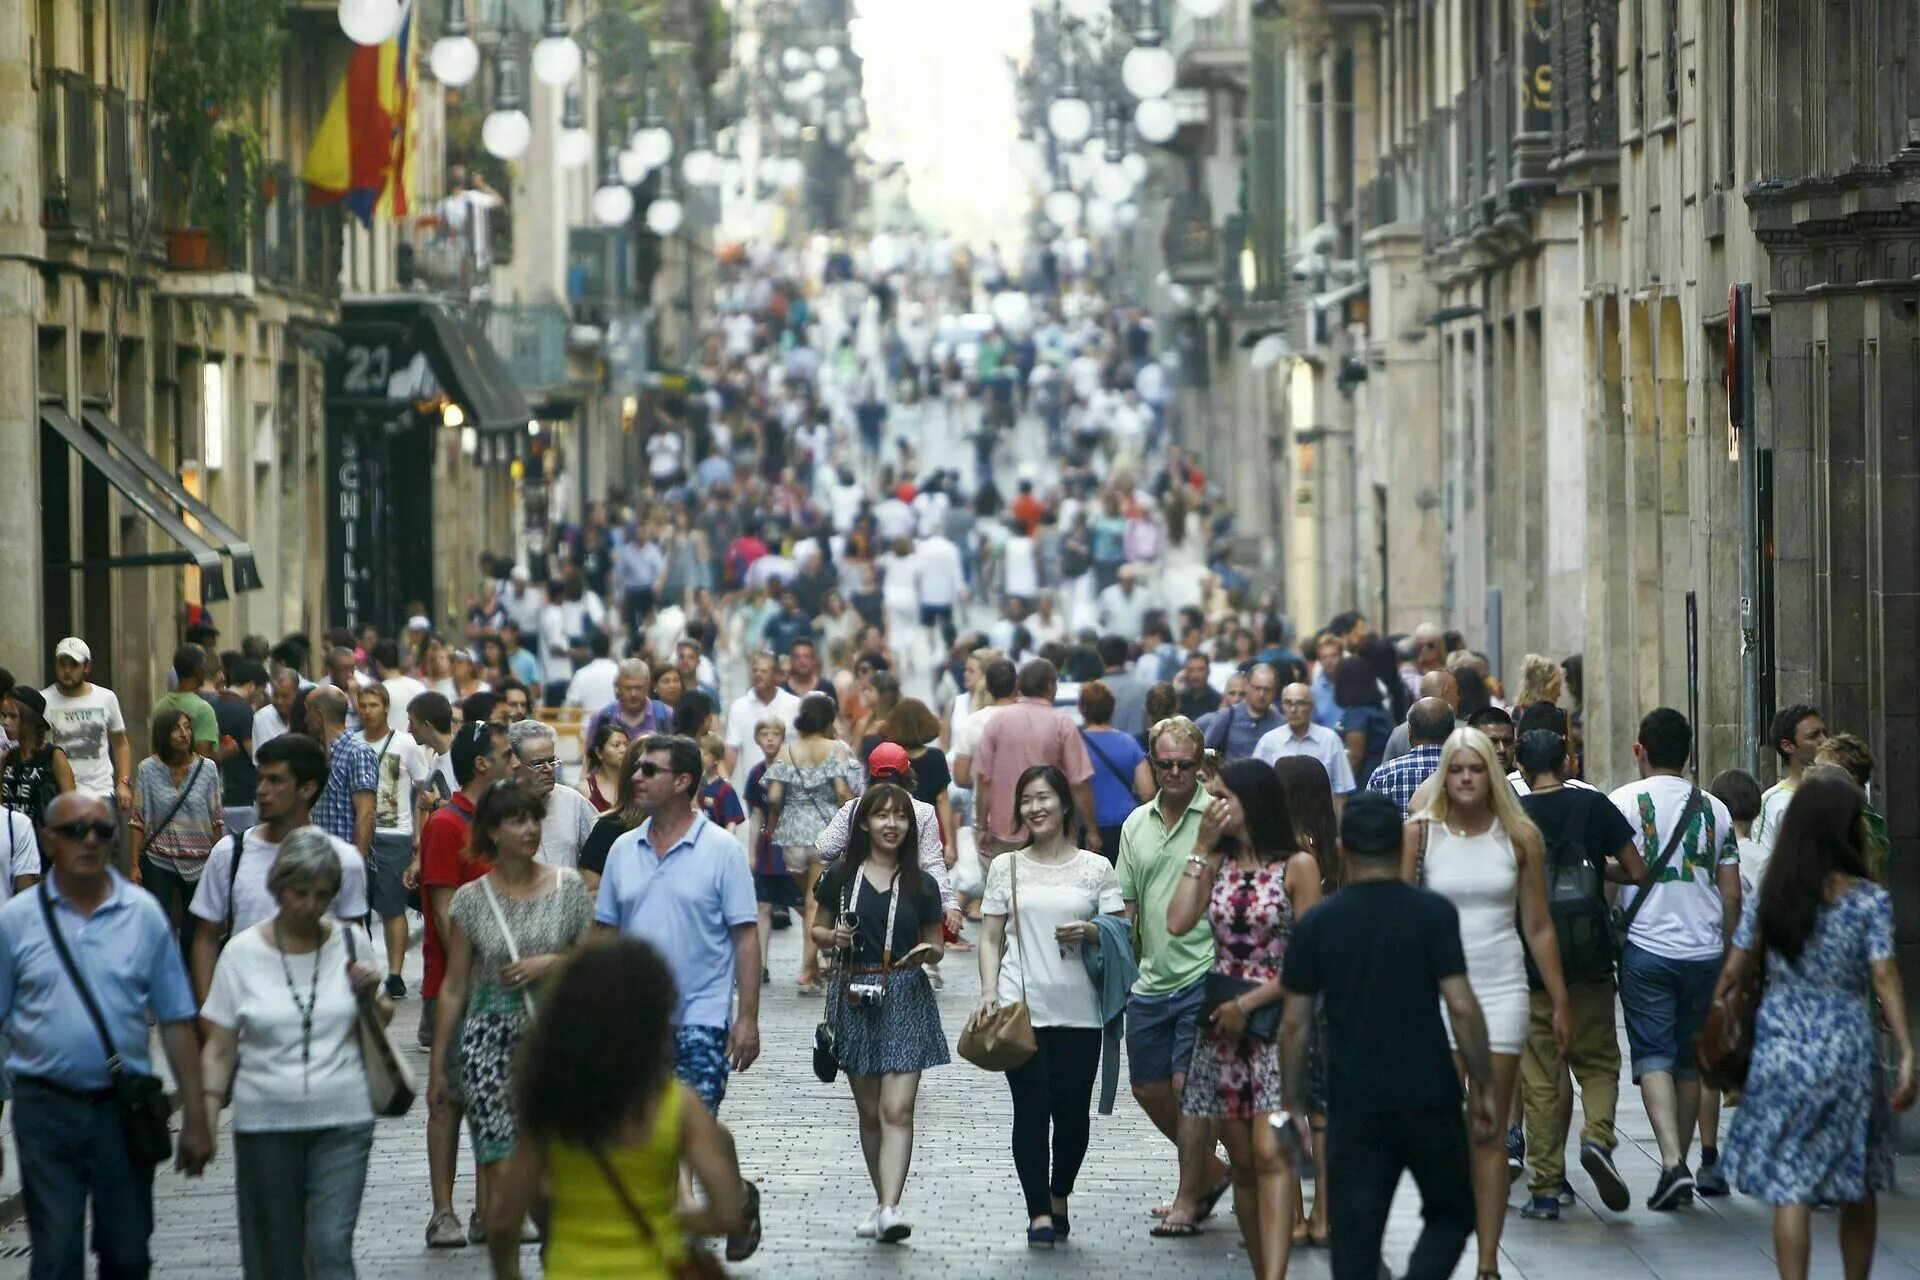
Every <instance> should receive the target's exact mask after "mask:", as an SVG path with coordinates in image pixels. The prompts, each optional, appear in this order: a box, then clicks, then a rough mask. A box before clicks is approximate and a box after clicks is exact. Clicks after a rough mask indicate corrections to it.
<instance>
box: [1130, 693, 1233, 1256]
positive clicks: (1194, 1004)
mask: <svg viewBox="0 0 1920 1280" xmlns="http://www.w3.org/2000/svg"><path fill="white" fill-rule="evenodd" d="M1149 732H1150V733H1151V734H1152V735H1153V736H1152V738H1151V740H1150V742H1149V744H1148V745H1149V747H1150V751H1149V753H1148V757H1147V758H1148V760H1149V762H1150V763H1151V764H1152V766H1153V776H1154V780H1155V781H1156V782H1157V783H1159V790H1158V792H1156V793H1155V795H1154V797H1153V799H1152V800H1150V801H1148V802H1147V803H1146V804H1143V805H1141V806H1140V807H1139V808H1138V809H1135V810H1134V811H1133V814H1132V815H1131V816H1130V817H1129V818H1128V819H1127V820H1126V823H1125V824H1124V825H1123V826H1122V827H1121V828H1120V857H1119V860H1118V862H1117V864H1116V866H1115V871H1116V872H1117V873H1118V875H1119V878H1120V896H1121V898H1122V899H1123V900H1124V901H1125V902H1126V911H1127V917H1128V918H1129V919H1131V920H1133V921H1134V922H1135V924H1136V925H1137V926H1138V929H1139V936H1140V974H1139V977H1138V978H1137V979H1136V980H1135V981H1134V984H1133V994H1132V995H1131V997H1130V998H1129V999H1128V1000H1127V1069H1128V1074H1129V1076H1130V1078H1131V1083H1132V1085H1133V1096H1134V1099H1135V1100H1136V1101H1137V1102H1139V1104H1140V1109H1141V1110H1142V1111H1145V1112H1146V1113H1147V1116H1148V1118H1149V1119H1151V1120H1152V1121H1153V1123H1154V1126H1155V1127H1156V1128H1158V1129H1159V1130H1160V1132H1161V1133H1163V1134H1165V1135H1166V1136H1167V1137H1168V1138H1169V1139H1171V1140H1172V1141H1173V1143H1174V1145H1175V1146H1176V1147H1177V1148H1178V1149H1179V1153H1180V1185H1179V1188H1178V1190H1177V1191H1175V1193H1174V1197H1173V1202H1172V1203H1171V1204H1169V1205H1168V1206H1166V1208H1165V1210H1164V1213H1163V1220H1162V1221H1161V1222H1160V1224H1159V1225H1158V1226H1156V1227H1154V1228H1153V1234H1154V1235H1156V1236H1159V1237H1162V1238H1168V1237H1172V1238H1182V1237H1186V1236H1191V1235H1193V1234H1194V1233H1195V1232H1196V1231H1197V1230H1198V1225H1199V1223H1200V1222H1202V1221H1203V1220H1204V1219H1206V1218H1207V1217H1208V1216H1209V1215H1211V1214H1212V1212H1213V1206H1214V1205H1215V1204H1216V1203H1217V1202H1218V1201H1219V1199H1220V1197H1221V1196H1222V1195H1224V1194H1226V1192H1227V1191H1228V1190H1229V1189H1230V1188H1231V1187H1232V1185H1233V1180H1232V1178H1231V1177H1230V1176H1229V1175H1228V1173H1227V1166H1226V1165H1225V1163H1224V1162H1222V1161H1221V1160H1220V1159H1219V1158H1218V1157H1216V1156H1215V1155H1214V1154H1213V1126H1212V1123H1211V1122H1210V1121H1209V1120H1207V1119H1206V1118H1205V1117H1204V1116H1189V1115H1186V1114H1184V1113H1183V1112H1182V1111H1181V1109H1180V1094H1181V1092H1182V1090H1184V1089H1185V1087H1186V1077H1187V1064H1188V1062H1189V1061H1190V1060H1191V1059H1192V1057H1193V1042H1194V1037H1195V1035H1196V1034H1197V1033H1198V1030H1199V1021H1200V1010H1201V1006H1202V1005H1203V1004H1204V1003H1205V995H1206V982H1207V971H1208V970H1210V969H1211V968H1213V930H1212V926H1211V925H1209V924H1208V923H1207V921H1206V920H1205V919H1204V918H1203V919H1202V920H1201V921H1200V922H1199V923H1197V924H1196V925H1194V927H1193V928H1191V929H1189V930H1188V931H1187V932H1185V933H1180V934H1176V933H1171V932H1169V931H1168V929H1167V907H1168V906H1169V905H1170V904H1171V903H1172V901H1173V894H1174V890H1176V889H1177V888H1179V885H1180V878H1181V876H1182V875H1184V874H1185V873H1186V870H1187V859H1188V858H1189V857H1190V856H1192V854H1193V845H1194V840H1195V838H1196V837H1198V836H1199V834H1200V817H1201V815H1202V814H1203V813H1205V812H1206V808H1207V803H1208V801H1209V800H1210V799H1211V798H1212V797H1210V796H1209V795H1208V794H1207V792H1206V791H1205V789H1204V788H1202V787H1201V785H1200V774H1201V769H1202V768H1203V766H1204V765H1205V762H1206V751H1205V748H1204V747H1203V745H1202V743H1201V738H1200V730H1199V728H1198V727H1197V726H1195V724H1194V723H1193V721H1191V720H1188V719H1187V718H1186V717H1184V716H1175V717H1173V718H1172V719H1168V720H1162V721H1161V722H1160V723H1159V724H1156V725H1154V726H1153V728H1152V729H1151V730H1150V731H1149ZM1156 1212H1159V1211H1156Z"/></svg>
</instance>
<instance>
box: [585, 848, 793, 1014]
mask: <svg viewBox="0 0 1920 1280" xmlns="http://www.w3.org/2000/svg"><path fill="white" fill-rule="evenodd" d="M652 830H653V819H651V818H649V819H647V820H646V821H645V822H643V823H641V824H640V826H639V827H638V828H637V829H635V830H633V831H629V832H627V833H626V834H625V835H623V836H621V837H620V838H619V839H618V840H615V841H614V842H613V848H612V849H610V850H608V851H607V870H606V874H605V876H603V877H602V878H601V881H600V901H599V905H598V907H597V908H596V909H595V912H594V919H596V920H598V921H599V922H600V923H601V924H605V925H613V926H615V927H617V928H618V929H619V930H620V932H621V933H624V934H625V935H626V936H627V937H629V938H638V939H639V940H640V941H642V942H649V943H652V944H653V945H654V946H655V947H657V948H659V950H660V954H661V955H662V956H664V957H665V958H666V961H667V967H668V968H669V969H671V970H673V981H674V984H675V985H676V986H678V987H679V989H680V1016H679V1017H678V1018H677V1019H676V1022H677V1023H678V1024H679V1025H682V1026H688V1027H726V1026H730V1025H732V1023H733V977H734V965H733V930H734V929H735V928H736V927H738V926H740V925H743V924H744V925H751V924H753V923H754V922H755V921H756V920H757V919H758V918H759V908H758V907H757V905H756V904H755V902H754V898H753V872H752V870H751V868H749V867H748V865H747V855H746V853H745V851H744V850H742V849H741V847H740V842H739V841H738V840H736V839H734V838H733V837H732V836H731V835H729V834H728V833H727V832H726V830H725V829H724V828H722V827H718V826H715V825H714V824H713V823H711V822H709V821H708V820H707V817H706V815H705V814H702V813H696V814H694V816H693V825H692V826H690V827H688V828H687V833H686V834H685V835H683V836H681V837H680V839H679V841H678V842H677V843H676V844H675V845H674V846H673V847H672V848H670V849H668V850H667V851H666V853H665V855H664V856H657V855H656V854H655V852H654V847H653V842H652V840H651V838H650V836H651V833H652Z"/></svg>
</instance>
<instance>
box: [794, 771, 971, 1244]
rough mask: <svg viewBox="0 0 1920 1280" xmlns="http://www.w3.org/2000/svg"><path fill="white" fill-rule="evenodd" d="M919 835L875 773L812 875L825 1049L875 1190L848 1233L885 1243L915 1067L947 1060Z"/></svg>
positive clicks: (909, 1151) (933, 904) (904, 799)
mask: <svg viewBox="0 0 1920 1280" xmlns="http://www.w3.org/2000/svg"><path fill="white" fill-rule="evenodd" d="M919 847H920V840H919V832H918V829H917V823H916V821H915V819H914V815H913V797H912V796H910V795H908V794H907V792H906V791H905V790H904V789H902V788H901V787H898V786H895V785H893V784H892V783H888V782H883V783H878V784H876V785H875V786H873V787H870V788H869V789H868V790H867V793H866V795H865V796H863V797H862V798H861V800H860V805H859V807H858V808H857V809H855V810H854V815H853V833H852V836H851V838H850V839H849V840H848V841H847V852H846V855H845V856H844V857H842V858H840V859H839V860H838V861H836V862H835V863H834V864H833V867H832V869H831V870H829V871H828V872H827V874H826V875H824V876H822V877H821V878H820V881H819V883H818V884H817V885H816V886H815V887H814V901H815V903H816V904H817V906H818V911H817V912H816V913H815V915H814V918H813V925H812V933H813V941H814V942H815V943H816V944H818V945H819V946H820V947H822V948H827V949H833V950H836V951H839V952H840V953H841V955H842V957H843V958H842V962H841V964H840V965H837V966H836V967H835V970H834V982H833V986H832V988H831V989H830V990H829V992H828V1002H829V1003H828V1008H827V1017H828V1021H829V1022H830V1023H832V1025H833V1027H834V1058H835V1059H836V1060H837V1061H838V1062H839V1064H840V1069H841V1070H843V1071H845V1072H846V1073H847V1084H848V1086H849V1087H850V1088H851V1089H852V1090H853V1103H854V1106H855V1107H856V1108H857V1109H858V1110H859V1113H860V1149H861V1152H862V1154H863V1155H865V1157H866V1161H867V1176H868V1177H869V1178H871V1179H872V1180H873V1190H874V1194H875V1196H876V1197H877V1203H876V1204H875V1205H874V1208H873V1211H872V1212H870V1213H869V1214H868V1215H867V1216H866V1218H865V1219H863V1220H862V1221H861V1223H860V1225H859V1226H858V1227H856V1228H855V1230H854V1234H855V1235H858V1236H860V1237H861V1238H863V1239H868V1240H876V1239H877V1240H881V1241H885V1242H886V1243H888V1244H897V1243H898V1242H900V1241H902V1240H905V1239H906V1238H907V1237H908V1236H909V1235H911V1234H912V1233H913V1227H912V1225H911V1224H909V1223H908V1221H907V1219H906V1218H905V1217H904V1216H903V1215H902V1214H901V1212H900V1196H901V1193H902V1191H903V1190H904V1189H905V1187H906V1182H907V1167H908V1165H909V1164H911V1163H912V1161H913V1108H914V1101H915V1099H916V1098H917V1097H918V1095H919V1092H920V1073H921V1072H922V1071H924V1070H926V1069H927V1068H928V1067H937V1066H942V1065H944V1064H945V1063H946V1062H948V1061H949V1059H948V1056H947V1037H946V1033H945V1032H944V1031H942V1030H941V1028H940V1008H939V1006H938V1005H937V1004H935V1003H934V998H933V988H932V986H931V985H929V983H928V982H927V975H926V972H925V971H924V969H922V967H921V966H923V965H929V964H937V963H938V962H939V960H940V955H941V953H942V951H943V950H944V949H945V948H944V946H943V944H942V942H941V929H940V926H941V921H942V912H941V908H940V890H939V887H938V886H937V885H936V884H935V883H934V880H933V877H932V876H930V875H928V874H927V873H926V872H925V871H923V870H921V869H920V867H919V865H918V863H917V862H916V861H915V860H914V851H915V850H917V849H918V848H919ZM903 850H904V851H906V856H905V857H904V858H903V857H902V851H903Z"/></svg>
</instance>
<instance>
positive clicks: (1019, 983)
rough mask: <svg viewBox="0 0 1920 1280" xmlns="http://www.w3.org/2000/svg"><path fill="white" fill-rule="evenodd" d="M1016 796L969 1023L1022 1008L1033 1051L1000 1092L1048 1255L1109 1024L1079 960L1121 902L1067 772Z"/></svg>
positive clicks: (984, 912) (995, 868)
mask: <svg viewBox="0 0 1920 1280" xmlns="http://www.w3.org/2000/svg"><path fill="white" fill-rule="evenodd" d="M1013 795H1014V811H1015V813H1016V814H1018V815H1019V819H1020V824H1021V825H1022V826H1024V827H1025V828H1026V830H1027V845H1026V847H1025V848H1023V849H1016V850H1013V851H1012V852H1010V853H1004V854H1001V855H1000V856H999V857H997V858H995V859H994V860H993V862H992V864H991V865H990V867H989V868H988V871H987V890H986V897H985V898H983V899H982V900H981V904H980V920H981V933H980V943H979V949H980V991H981V996H980V1006H979V1008H978V1009H977V1010H975V1012H974V1014H973V1017H972V1018H971V1019H970V1020H969V1022H970V1023H971V1022H973V1021H978V1020H979V1019H980V1018H982V1017H985V1016H986V1015H988V1014H990V1013H992V1012H993V1011H994V1009H996V1008H997V1007H998V1006H999V1005H1001V1004H1010V1003H1013V1002H1015V1001H1023V1002H1025V1004H1026V1006H1027V1016H1028V1018H1029V1019H1030V1020H1031V1022H1032V1024H1033V1032H1034V1039H1035V1041H1036V1042H1037V1043H1038V1045H1039V1048H1038V1050H1037V1051H1036V1052H1035V1053H1034V1055H1033V1056H1032V1057H1031V1058H1029V1059H1027V1060H1026V1062H1024V1063H1022V1064H1021V1065H1020V1066H1018V1067H1016V1068H1014V1069H1013V1070H1012V1071H1009V1072H1008V1073H1007V1087H1008V1088H1009V1089H1010V1090H1011V1091H1012V1093H1013V1167H1014V1170H1015V1171H1016V1172H1017V1173H1018V1174H1019V1176H1020V1190H1021V1192H1022V1193H1023V1195H1024V1196H1025V1198H1026V1208H1027V1243H1028V1245H1029V1246H1031V1247H1034V1248H1043V1249H1045V1248H1052V1247H1053V1245H1054V1243H1055V1242H1056V1241H1059V1240H1062V1239H1065V1238H1066V1237H1067V1235H1068V1234H1069V1233H1071V1231H1072V1230H1073V1227H1072V1223H1071V1222H1070V1221H1069V1219H1068V1217H1067V1200H1068V1198H1069V1197H1070V1196H1071V1195H1072V1194H1073V1187H1074V1181H1075V1179H1076V1178H1077V1177H1078V1176H1079V1173H1080V1165H1081V1163H1082V1162H1083V1161H1084V1160H1085V1159H1086V1155H1087V1143H1088V1140H1089V1138H1090V1136H1091V1112H1092V1110H1093V1085H1094V1077H1095V1076H1096V1075H1097V1074H1098V1073H1099V1070H1100V1045H1101V1038H1102V1037H1101V1032H1102V1029H1103V1028H1104V1027H1105V1025H1106V1022H1105V1019H1103V1018H1102V1017H1101V1011H1100V993H1099V992H1098V991H1097V990H1096V989H1095V987H1094V982H1093V978H1092V976H1091V975H1090V974H1089V973H1088V972H1087V962H1086V959H1085V957H1084V954H1083V952H1084V950H1085V948H1087V947H1097V946H1099V945H1100V926H1099V925H1097V924H1095V923H1094V918H1095V917H1096V916H1101V915H1113V916H1117V915H1119V914H1121V912H1122V911H1123V910H1124V909H1125V906H1126V904H1125V902H1124V901H1122V899H1121V895H1120V880H1119V878H1118V877H1117V876H1116V875H1115V873H1114V869H1113V864H1112V863H1110V862H1108V861H1107V860H1106V859H1105V858H1104V857H1102V856H1101V855H1099V854H1097V853H1093V852H1091V851H1090V850H1087V849H1082V848H1080V847H1079V845H1078V844H1077V843H1076V842H1075V841H1074V840H1073V839H1072V838H1071V837H1070V836H1069V835H1068V831H1069V829H1070V824H1071V822H1072V820H1073V813H1074V807H1073V795H1072V791H1071V788H1070V787H1069V786H1068V784H1067V778H1066V775H1065V774H1064V773H1062V772H1061V771H1060V770H1059V769H1057V768H1055V767H1054V766H1052V765H1034V766H1033V767H1031V768H1029V769H1028V770H1026V771H1025V772H1024V773H1022V774H1021V775H1020V780H1019V782H1018V783H1017V784H1016V785H1015V787H1014V792H1013ZM1049 1130H1051V1141H1049Z"/></svg>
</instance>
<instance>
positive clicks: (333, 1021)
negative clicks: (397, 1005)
mask: <svg viewBox="0 0 1920 1280" xmlns="http://www.w3.org/2000/svg"><path fill="white" fill-rule="evenodd" d="M340 876H341V872H340V856H339V854H338V853H337V852H336V851H335V849H334V847H333V842H332V841H331V840H330V839H329V838H328V837H327V835H326V833H325V832H323V831H321V830H320V829H319V828H318V827H301V828H299V829H298V830H296V831H294V832H293V833H292V834H291V835H289V836H288V837H287V839H286V841H285V843H283V844H282V845H281V846H280V856H279V857H277V858H276V859H274V863H273V867H272V869H271V870H269V871H268V872H267V891H268V892H269V893H271V894H272V895H273V897H274V900H275V902H277V903H278V904H279V911H278V913H277V914H275V915H274V916H273V917H271V918H270V919H267V920H263V921H261V922H260V923H259V924H257V925H255V926H253V927H252V928H250V929H246V930H243V931H242V932H240V933H237V934H235V935H234V937H233V940H232V941H231V942H229V943H228V944H227V947H226V949H225V950H224V951H222V952H221V953H220V961H219V964H218V965H217V967H215V969H214V971H213V987H212V990H211V991H209V992H208V995H207V1002H206V1005H205V1007H204V1008H202V1009H201V1011H200V1016H201V1018H202V1019H203V1020H204V1021H205V1022H206V1023H207V1026H208V1028H209V1031H208V1036H207V1042H206V1044H205V1046H204V1047H203V1048H202V1049H201V1056H200V1062H201V1075H202V1078H203V1080H204V1082H205V1088H206V1092H207V1128H208V1130H209V1132H208V1135H207V1141H208V1147H209V1149H211V1148H212V1147H213V1145H214V1135H213V1131H214V1130H216V1129H217V1128H218V1125H219V1116H220V1108H221V1106H222V1105H223V1103H224V1101H225V1099H226V1096H227V1088H228V1084H229V1082H231V1084H232V1089H233V1132H234V1139H233V1147H234V1160H235V1165H236V1167H235V1177H234V1184H235V1186H236V1188H237V1194H238V1197H239V1202H240V1265H241V1270H242V1272H243V1274H244V1275H246V1276H247V1277H249V1280H253V1278H255V1277H259V1278H262V1280H288V1278H289V1277H308V1278H309V1280H352V1277H353V1275H354V1269H353V1231H354V1226H355V1224H356V1223H357V1222H358V1221H359V1218H360V1194H361V1191H362V1189H363V1188H364V1187H365V1185H366V1178H367V1155H368V1153H369V1151H371V1149H372V1146H373V1107H372V1104H371V1102H370V1101H369V1099H368V1095H367V1073H366V1066H365V1064H364V1063H363V1062H362V1061H361V1057H360V1047H359V1042H358V1040H357V1039H356V1037H355V1033H354V1021H355V1017H356V1016H357V1009H358V999H359V997H361V996H373V995H374V994H375V993H376V992H377V991H378V989H379V986H380V970H379V969H378V968H376V967H375V966H374V965H372V964H369V963H367V962H366V961H364V960H361V959H359V958H358V957H359V956H360V954H361V953H362V950H363V949H364V948H365V947H366V945H367V939H366V938H365V936H360V937H357V938H354V939H351V940H349V938H348V937H347V934H348V932H349V931H350V930H352V929H354V928H355V926H353V925H351V924H348V923H346V922H345V921H334V920H329V919H328V918H327V908H328V906H329V904H331V903H332V901H333V897H334V894H335V893H337V892H338V891H339V889H340ZM378 1000H379V1007H380V1009H381V1014H382V1016H383V1017H387V1016H391V1013H392V1006H391V1004H389V1003H388V1002H387V1001H386V998H385V997H384V996H381V997H378ZM236 1057H237V1058H238V1063H239V1066H238V1070H237V1072H236V1070H235V1060H236Z"/></svg>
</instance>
